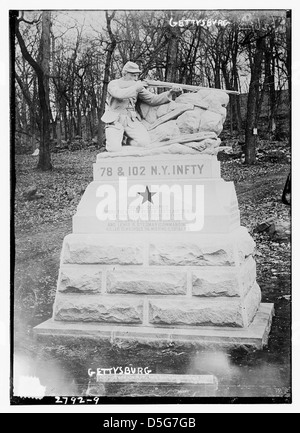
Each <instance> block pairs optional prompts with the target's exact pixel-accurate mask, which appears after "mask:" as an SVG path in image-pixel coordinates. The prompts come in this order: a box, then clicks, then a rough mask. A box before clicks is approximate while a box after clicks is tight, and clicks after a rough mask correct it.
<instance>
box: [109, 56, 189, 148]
mask: <svg viewBox="0 0 300 433" xmlns="http://www.w3.org/2000/svg"><path fill="white" fill-rule="evenodd" d="M140 73H141V71H140V69H139V67H138V65H137V64H136V63H133V62H127V63H126V65H125V66H124V68H123V70H122V78H120V79H118V80H113V81H111V82H110V83H109V85H108V101H107V102H108V106H107V108H106V110H105V113H104V115H103V116H102V119H101V120H102V121H103V122H104V123H106V127H105V136H106V150H107V151H108V152H119V151H120V150H121V149H122V142H123V138H124V135H125V137H127V138H128V144H130V145H131V146H139V147H145V146H147V145H149V144H150V142H151V140H150V136H149V133H148V131H147V128H146V127H145V125H143V123H142V122H141V120H142V119H141V116H140V114H139V113H138V111H137V108H138V103H139V101H142V102H145V103H146V104H148V105H151V106H157V105H162V104H167V103H169V102H171V101H172V96H173V95H178V94H180V93H182V90H181V88H180V87H179V86H173V87H172V89H171V90H169V91H167V92H164V93H161V94H160V95H155V94H153V93H151V92H149V90H147V89H146V87H147V83H146V82H143V81H140V80H139V75H140Z"/></svg>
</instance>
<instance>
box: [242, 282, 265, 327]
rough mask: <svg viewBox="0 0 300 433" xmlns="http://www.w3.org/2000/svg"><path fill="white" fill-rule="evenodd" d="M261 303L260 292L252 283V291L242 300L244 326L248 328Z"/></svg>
mask: <svg viewBox="0 0 300 433" xmlns="http://www.w3.org/2000/svg"><path fill="white" fill-rule="evenodd" d="M260 302H261V290H260V287H259V285H258V284H257V283H254V285H253V287H252V289H251V290H250V292H249V293H248V295H247V296H246V297H245V299H244V310H245V317H246V321H247V323H246V326H250V324H251V323H252V321H253V319H254V317H255V315H256V313H257V310H258V309H259V306H260Z"/></svg>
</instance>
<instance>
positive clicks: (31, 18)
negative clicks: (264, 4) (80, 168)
mask: <svg viewBox="0 0 300 433" xmlns="http://www.w3.org/2000/svg"><path fill="white" fill-rule="evenodd" d="M171 18H172V19H173V21H172V25H170V19H171ZM182 19H191V20H192V19H193V20H198V22H200V21H199V20H204V21H205V25H197V24H196V23H194V24H193V23H189V24H187V23H186V22H180V21H181V20H182ZM219 20H227V25H226V26H224V25H221V24H220V21H219ZM174 23H178V25H174ZM202 24H203V23H202ZM10 35H11V38H10V43H11V72H12V80H11V84H12V92H11V101H12V107H13V111H12V128H13V131H14V145H15V150H16V152H19V153H20V152H27V153H28V152H33V151H34V150H35V149H36V148H37V147H39V149H40V152H39V161H38V168H40V169H41V170H49V169H51V168H52V163H51V150H53V149H54V148H55V149H62V148H64V147H65V146H70V145H71V144H72V143H74V142H80V143H81V145H85V144H86V145H88V144H91V143H92V144H94V145H96V146H98V147H99V148H103V145H104V142H105V141H104V140H105V134H104V124H103V123H102V122H101V121H100V118H101V117H102V114H103V112H104V109H105V101H106V97H107V85H108V83H109V81H110V80H112V79H115V78H119V77H120V76H121V70H122V67H123V65H124V64H125V63H126V62H127V61H128V60H131V61H134V62H136V63H138V64H139V65H140V67H141V68H142V70H143V78H146V77H149V78H151V79H158V80H163V81H171V82H177V83H184V84H192V85H200V86H206V87H215V88H224V89H228V90H237V91H239V92H240V93H241V95H239V96H235V95H230V104H229V107H228V117H227V127H228V128H229V129H230V132H231V134H233V133H235V134H237V136H239V137H242V138H241V140H244V141H245V158H246V163H247V164H254V163H255V161H256V143H257V140H258V137H259V135H256V134H254V129H255V128H257V129H258V133H260V131H264V133H267V134H268V137H269V138H270V139H273V140H276V139H281V138H282V123H285V124H286V123H287V122H288V121H289V118H290V117H289V114H290V108H291V106H290V100H291V18H290V14H289V13H287V12H286V11H284V10H282V11H275V10H274V11H249V12H247V11H234V10H232V11H230V10H229V11H228V10H221V11H201V10H197V11H192V10H188V11H170V10H168V11H121V10H117V11H81V12H80V11H30V12H26V11H15V12H11V13H10ZM262 112H263V115H262ZM287 130H288V131H289V128H288V129H287ZM286 134H287V136H285V137H283V138H288V135H289V133H288V132H287V133H286Z"/></svg>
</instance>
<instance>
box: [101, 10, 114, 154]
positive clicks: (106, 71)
mask: <svg viewBox="0 0 300 433" xmlns="http://www.w3.org/2000/svg"><path fill="white" fill-rule="evenodd" d="M105 14H106V24H107V30H108V33H109V37H110V44H109V46H108V49H107V55H106V60H105V69H104V79H103V86H102V95H101V101H100V107H99V109H98V146H99V147H102V146H103V144H104V136H105V126H104V123H103V122H102V121H101V117H102V116H103V114H104V111H105V103H106V98H107V87H108V83H109V77H110V67H111V59H112V55H113V52H114V50H115V48H116V46H117V41H116V38H115V37H114V35H113V33H112V30H111V21H112V19H113V18H114V16H115V11H114V12H113V13H112V14H111V16H109V15H108V12H107V11H106V12H105Z"/></svg>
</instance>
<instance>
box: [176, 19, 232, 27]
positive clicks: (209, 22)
mask: <svg viewBox="0 0 300 433" xmlns="http://www.w3.org/2000/svg"><path fill="white" fill-rule="evenodd" d="M169 24H170V26H171V27H177V26H178V27H187V26H197V27H212V26H221V27H226V26H228V25H229V24H230V22H229V21H227V20H213V19H201V20H194V19H189V18H188V19H187V18H182V19H181V20H179V21H174V19H173V18H171V19H170V21H169Z"/></svg>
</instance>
